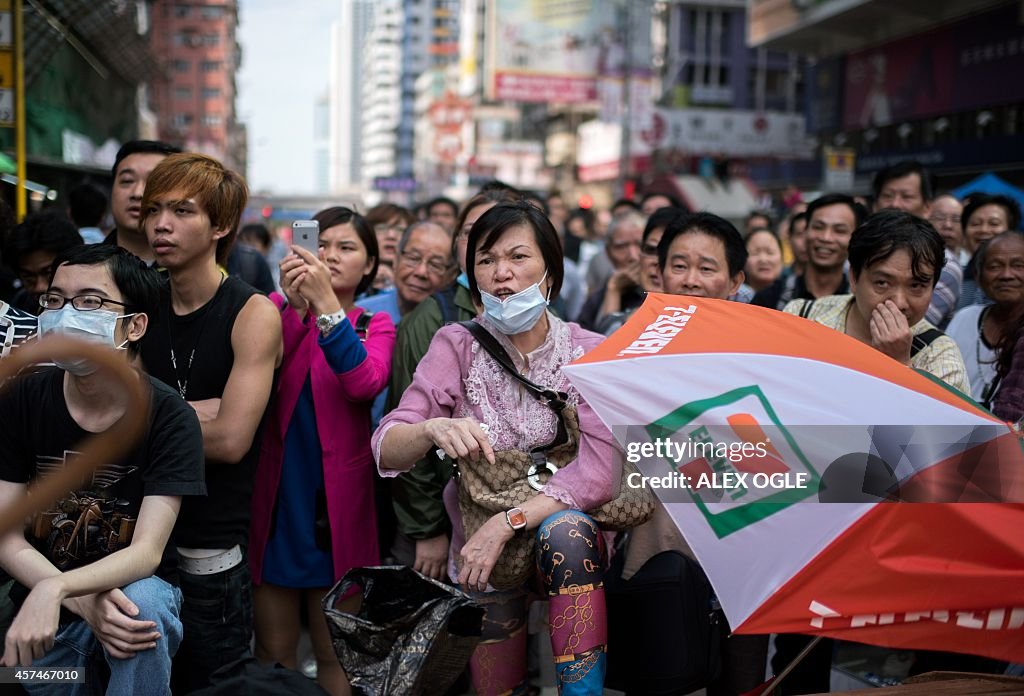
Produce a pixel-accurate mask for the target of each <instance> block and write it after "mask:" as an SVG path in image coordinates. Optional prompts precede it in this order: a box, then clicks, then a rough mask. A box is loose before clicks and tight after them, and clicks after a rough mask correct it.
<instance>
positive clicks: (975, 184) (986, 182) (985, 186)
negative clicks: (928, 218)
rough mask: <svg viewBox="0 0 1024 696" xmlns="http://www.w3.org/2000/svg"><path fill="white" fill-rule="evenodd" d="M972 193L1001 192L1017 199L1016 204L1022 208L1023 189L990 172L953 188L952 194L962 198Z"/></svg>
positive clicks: (1023, 204) (1023, 201)
mask: <svg viewBox="0 0 1024 696" xmlns="http://www.w3.org/2000/svg"><path fill="white" fill-rule="evenodd" d="M972 193H987V194H989V195H991V196H995V195H999V194H1002V195H1004V196H1009V197H1010V198H1012V199H1013V200H1015V201H1017V205H1019V206H1020V207H1021V209H1024V191H1021V190H1020V189H1019V188H1017V187H1016V186H1014V185H1013V184H1011V183H1009V182H1008V181H1006V180H1004V179H1001V178H999V177H998V176H996V175H995V174H993V173H992V172H986V173H984V174H982V175H981V176H979V177H978V178H977V179H973V180H971V181H968V182H967V183H966V184H964V185H963V186H961V187H960V188H955V189H953V191H952V194H953V195H954V196H956V197H957V198H959V199H960V200H963V199H964V197H965V196H968V195H970V194H972Z"/></svg>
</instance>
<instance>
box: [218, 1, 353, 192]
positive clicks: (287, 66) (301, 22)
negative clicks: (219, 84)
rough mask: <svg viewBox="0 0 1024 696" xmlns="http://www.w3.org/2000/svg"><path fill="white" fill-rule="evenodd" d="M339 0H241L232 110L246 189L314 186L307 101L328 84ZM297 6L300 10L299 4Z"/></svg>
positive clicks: (309, 188) (310, 116)
mask: <svg viewBox="0 0 1024 696" xmlns="http://www.w3.org/2000/svg"><path fill="white" fill-rule="evenodd" d="M340 4H341V3H340V2H339V0H301V2H294V3H285V2H281V0H240V2H239V28H238V41H239V43H241V45H242V69H241V71H240V72H239V73H238V76H237V82H238V113H239V117H240V118H241V120H242V122H243V123H245V124H246V126H247V128H248V131H249V186H250V188H251V189H252V191H253V192H254V193H255V192H262V191H272V192H274V193H279V194H281V193H284V194H288V193H300V194H308V193H312V192H313V104H314V102H315V101H316V99H317V97H318V96H319V95H320V94H323V93H324V92H325V91H326V89H327V57H328V42H329V39H330V28H331V22H333V21H336V20H337V19H338V14H339V9H340ZM300 8H301V9H300Z"/></svg>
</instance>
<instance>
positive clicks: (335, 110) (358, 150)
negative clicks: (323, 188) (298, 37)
mask: <svg viewBox="0 0 1024 696" xmlns="http://www.w3.org/2000/svg"><path fill="white" fill-rule="evenodd" d="M373 15H374V3H373V2H371V1H370V0H341V18H340V19H339V21H337V22H335V23H334V24H333V25H332V26H331V47H330V51H331V57H330V66H329V75H330V77H329V82H328V87H327V99H328V105H327V109H328V157H329V159H328V190H329V191H331V192H333V193H339V192H342V191H345V190H347V189H350V188H351V187H353V186H357V185H359V184H360V182H361V179H362V139H363V138H362V135H363V133H362V130H363V120H362V113H363V89H362V87H363V83H364V80H365V74H364V62H363V61H364V53H365V51H366V47H367V45H368V44H367V42H368V38H369V37H368V34H369V32H370V30H371V28H372V27H373Z"/></svg>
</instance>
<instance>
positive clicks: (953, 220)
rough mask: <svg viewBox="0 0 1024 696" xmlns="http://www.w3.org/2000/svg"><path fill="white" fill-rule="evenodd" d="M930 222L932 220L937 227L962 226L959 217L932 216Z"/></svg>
mask: <svg viewBox="0 0 1024 696" xmlns="http://www.w3.org/2000/svg"><path fill="white" fill-rule="evenodd" d="M928 220H930V221H931V222H932V223H933V224H935V225H944V224H947V223H948V224H950V225H959V224H960V216H959V215H932V216H931V217H929V218H928Z"/></svg>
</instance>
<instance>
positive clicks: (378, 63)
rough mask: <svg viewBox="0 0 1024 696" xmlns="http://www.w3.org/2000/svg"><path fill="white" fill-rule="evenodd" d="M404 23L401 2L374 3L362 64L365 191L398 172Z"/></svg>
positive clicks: (385, 0) (383, 0)
mask: <svg viewBox="0 0 1024 696" xmlns="http://www.w3.org/2000/svg"><path fill="white" fill-rule="evenodd" d="M403 21H404V13H403V12H402V3H401V0H381V1H380V2H378V3H376V6H375V10H374V17H373V24H372V28H371V29H370V32H369V34H368V35H367V38H366V50H365V53H364V58H363V63H362V65H363V79H362V97H361V99H362V102H361V103H362V112H361V114H360V116H361V118H362V153H361V159H362V172H361V174H362V179H363V182H364V186H365V187H366V188H372V186H373V183H374V181H375V180H376V179H378V178H392V177H395V175H396V174H397V170H398V164H397V144H398V128H399V124H400V121H401V109H402V88H401V77H402V26H403Z"/></svg>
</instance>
